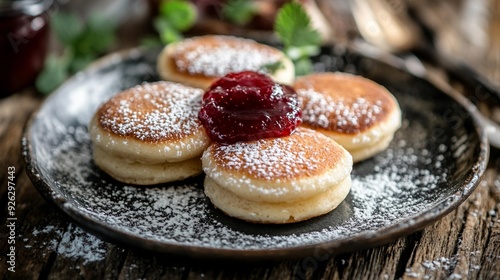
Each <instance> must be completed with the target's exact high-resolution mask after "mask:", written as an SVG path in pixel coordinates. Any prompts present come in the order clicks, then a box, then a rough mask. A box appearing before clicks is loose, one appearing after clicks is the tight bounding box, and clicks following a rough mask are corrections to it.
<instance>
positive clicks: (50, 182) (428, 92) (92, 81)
mask: <svg viewBox="0 0 500 280" xmlns="http://www.w3.org/2000/svg"><path fill="white" fill-rule="evenodd" d="M157 53H158V52H157V51H145V52H143V51H139V50H133V51H130V52H126V53H119V54H114V55H111V56H109V57H106V58H104V59H102V60H101V61H99V62H97V63H96V64H94V65H93V66H91V67H90V68H89V69H88V70H86V71H85V72H83V73H80V74H78V75H76V76H75V77H73V78H72V79H70V80H69V81H68V82H66V83H65V84H64V85H63V86H62V87H60V88H59V89H58V90H57V91H56V92H54V93H53V94H52V95H51V96H50V97H49V98H47V100H46V101H45V103H44V104H43V106H42V107H41V108H40V110H39V111H38V112H37V113H36V114H35V115H34V116H33V118H32V119H31V121H30V122H29V123H28V125H27V127H26V130H25V134H24V138H23V148H24V151H23V153H24V158H25V161H26V165H27V171H28V174H29V176H30V178H31V180H32V181H33V183H34V184H35V186H36V187H37V188H38V190H39V191H40V193H41V194H42V195H43V196H44V197H45V198H46V199H47V200H48V201H49V202H52V203H53V204H54V205H55V206H56V207H57V208H58V209H60V210H62V212H63V213H65V214H66V215H67V216H69V217H70V218H71V219H72V220H73V221H74V222H76V223H77V224H79V225H80V226H81V227H82V228H84V229H86V230H88V231H89V232H91V233H94V234H96V235H98V236H100V237H102V238H104V239H106V240H111V241H114V242H117V243H121V244H127V245H129V246H134V247H138V248H142V249H146V250H150V251H155V252H161V253H167V254H175V255H183V256H188V257H202V258H208V257H210V258H214V257H219V258H231V259H245V260H258V259H285V258H299V257H304V256H314V257H317V258H324V257H325V256H327V255H328V254H337V253H341V252H346V251H353V250H356V249H360V248H367V247H372V246H376V245H379V244H383V243H387V242H389V241H391V240H394V239H395V238H397V237H400V236H404V235H407V234H409V233H411V232H414V231H416V230H418V229H421V228H423V227H424V226H426V225H429V224H430V223H432V222H434V221H436V220H437V219H439V218H440V217H442V216H443V215H445V214H446V213H448V212H449V211H451V210H452V209H454V208H456V207H457V206H458V205H459V204H460V203H461V202H463V201H464V200H465V199H466V198H467V196H469V195H470V193H471V192H472V191H473V190H474V188H475V187H476V186H477V184H478V183H479V180H480V177H481V175H482V173H483V171H484V169H485V166H486V163H487V158H488V144H487V140H486V136H485V133H484V131H483V130H482V129H481V128H480V127H479V126H478V124H477V122H476V116H475V113H474V112H473V110H471V107H470V106H469V105H461V104H465V103H464V102H463V101H456V100H455V99H453V98H451V97H449V96H448V95H446V94H445V93H443V92H441V91H440V90H438V89H437V88H436V87H435V86H433V85H432V84H430V83H429V82H427V81H426V80H424V79H422V78H418V77H416V76H413V75H411V74H409V73H408V71H407V70H405V69H404V67H400V66H395V65H391V64H388V63H385V62H382V61H380V60H378V59H374V58H371V57H370V56H369V55H367V54H361V53H359V52H352V51H347V50H337V51H335V50H334V49H325V50H323V53H322V55H320V56H318V57H317V58H316V62H317V63H316V65H315V67H316V69H317V71H325V70H330V71H346V72H351V73H356V74H360V75H363V76H365V77H368V78H370V79H373V80H375V81H377V82H379V83H380V84H382V85H384V86H386V87H387V88H388V89H389V90H390V91H391V92H393V93H394V95H395V96H396V98H397V99H398V101H399V103H400V105H401V108H402V111H403V117H404V121H403V127H402V128H401V129H400V130H399V131H398V132H397V133H396V135H395V138H394V140H393V141H392V143H391V145H390V147H389V149H387V150H386V151H384V152H382V153H381V154H379V155H377V156H375V157H374V158H372V159H369V160H366V161H364V162H361V163H358V164H356V165H355V166H354V170H353V173H352V178H353V185H352V190H351V192H350V194H349V195H348V197H347V198H346V200H345V201H344V202H343V203H342V204H341V205H340V206H339V207H338V208H337V209H336V210H335V211H333V212H331V213H329V214H327V215H324V216H321V217H317V218H314V219H311V220H309V221H305V222H301V223H297V224H291V225H258V224H250V223H246V222H243V221H240V220H236V219H233V218H230V217H227V216H225V215H224V214H223V213H221V212H220V211H218V210H216V209H214V207H213V206H212V205H211V203H210V201H209V200H208V199H207V198H206V197H205V196H204V194H203V186H202V180H203V177H202V176H200V177H197V178H193V179H190V180H187V181H182V182H177V183H174V184H168V185H157V186H151V187H137V186H131V185H123V184H121V183H118V182H116V181H114V180H112V179H111V178H110V177H108V176H107V175H106V174H104V173H102V172H101V171H100V170H99V169H98V168H96V166H95V165H94V163H93V161H92V149H91V143H90V139H89V135H88V133H87V124H88V122H89V120H90V118H91V116H92V115H93V113H94V111H95V110H96V108H97V106H98V105H99V104H100V103H101V102H103V101H104V100H106V99H108V98H110V97H111V96H112V95H114V94H115V93H117V92H119V91H121V90H123V89H126V88H129V87H131V86H134V85H136V84H139V83H142V82H145V81H155V80H157V79H158V77H157V75H156V72H155V60H156V55H157Z"/></svg>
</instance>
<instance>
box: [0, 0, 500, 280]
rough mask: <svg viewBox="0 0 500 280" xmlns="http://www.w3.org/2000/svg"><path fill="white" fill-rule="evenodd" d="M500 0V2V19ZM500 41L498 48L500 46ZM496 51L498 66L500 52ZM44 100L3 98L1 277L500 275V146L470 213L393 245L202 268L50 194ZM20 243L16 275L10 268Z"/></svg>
mask: <svg viewBox="0 0 500 280" xmlns="http://www.w3.org/2000/svg"><path fill="white" fill-rule="evenodd" d="M328 1H330V0H328ZM336 1H337V0H336ZM492 1H494V0H492ZM323 2H324V1H323ZM337 2H338V1H337ZM392 2H394V1H392ZM396 2H397V1H396ZM499 2H500V1H497V2H495V3H497V4H496V6H495V7H496V9H494V10H496V11H497V13H498V11H499V10H500V9H499V8H498V7H500V5H499V4H498V3H499ZM337 19H339V18H338V17H337ZM345 25H346V26H347V25H348V24H347V23H346V24H345ZM336 26H340V27H342V26H344V25H341V24H340V25H339V24H336ZM344 29H346V30H347V29H348V30H350V28H348V27H345V28H344ZM126 31H127V32H126V33H127V34H129V33H130V32H129V30H128V29H127V30H126ZM341 31H342V30H341ZM339 32H340V31H339ZM344 33H346V32H344ZM127 36H128V35H127ZM498 38H500V36H498ZM498 38H497V40H496V41H492V42H494V43H495V44H497V43H498V42H500V40H498ZM494 46H496V45H494ZM490 49H492V53H493V54H494V55H493V60H494V61H498V48H496V47H492V48H490ZM491 65H492V64H488V66H491ZM489 68H490V69H489V70H486V71H487V73H485V74H490V75H489V76H490V77H498V73H500V72H499V71H500V65H498V63H495V65H494V66H493V67H489ZM497 82H498V81H497ZM43 99H44V98H43V97H42V96H40V95H39V94H37V93H35V91H34V90H33V89H27V90H24V91H22V92H19V93H16V94H14V95H11V96H8V97H4V98H0V206H1V207H2V211H1V213H0V220H1V225H0V227H1V229H0V279H256V280H258V279H492V280H493V279H500V150H498V149H493V148H492V150H491V153H490V161H489V165H488V169H487V170H486V173H485V174H484V177H483V179H482V181H481V183H480V185H479V186H478V187H477V189H476V190H475V191H474V193H473V194H472V195H471V196H470V197H469V198H468V199H467V200H466V201H465V202H464V203H463V204H462V205H461V206H460V207H458V208H457V209H456V210H454V211H452V212H451V213H450V214H448V215H447V216H445V217H444V218H442V219H440V220H439V221H437V222H436V223H434V224H432V225H430V226H428V227H426V228H425V229H423V230H421V231H418V232H416V233H413V234H411V235H409V236H406V237H404V238H400V239H397V240H394V241H393V242H392V243H390V244H386V245H384V246H380V247H376V248H372V249H368V250H363V251H356V252H353V253H349V254H341V255H332V256H326V257H325V259H324V260H321V261H320V260H316V259H314V258H312V257H311V258H305V259H299V260H295V261H286V262H260V263H234V262H217V261H206V262H199V261H193V260H189V259H180V258H174V257H169V256H165V255H153V254H151V253H148V252H142V251H137V250H133V249H130V248H128V247H126V246H120V245H116V244H113V243H108V242H106V241H103V240H101V239H99V238H97V237H95V236H93V235H91V234H88V233H86V232H84V231H83V230H81V229H80V228H79V227H78V226H76V225H75V224H73V223H72V222H70V221H69V220H68V219H67V218H66V217H65V216H63V215H62V214H61V213H59V212H58V211H57V210H56V209H55V208H53V207H52V206H51V205H49V204H48V203H47V202H46V201H45V200H44V199H43V198H42V197H41V195H40V194H39V193H38V192H37V190H36V189H35V187H34V186H33V184H32V183H31V181H30V179H29V178H28V176H27V175H26V172H25V170H24V167H23V161H22V157H21V135H22V132H23V128H24V125H25V123H26V121H27V120H28V119H29V117H30V116H31V114H32V113H33V112H34V111H35V110H36V109H37V108H38V107H39V106H40V104H41V103H42V102H43ZM498 110H500V107H499V106H497V111H498ZM492 115H494V114H492ZM48 133H50V132H48ZM9 167H14V168H15V174H14V175H15V176H14V177H15V179H14V182H15V186H16V189H15V191H16V193H15V201H16V207H15V217H16V218H17V220H15V233H14V240H15V245H12V244H9V240H12V239H9V236H10V234H11V231H10V229H9V228H8V227H7V226H8V224H9V223H11V222H12V221H10V220H8V217H9V213H8V206H7V204H8V201H9V197H8V191H7V188H8V181H9V177H8V176H9V174H8V170H9ZM11 246H14V250H13V251H14V253H15V272H11V271H9V270H8V268H9V267H11V266H10V264H8V260H9V256H8V255H9V254H11Z"/></svg>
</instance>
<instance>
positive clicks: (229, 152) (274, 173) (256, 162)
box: [204, 129, 342, 181]
mask: <svg viewBox="0 0 500 280" xmlns="http://www.w3.org/2000/svg"><path fill="white" fill-rule="evenodd" d="M330 141H331V140H330V139H327V138H326V137H325V136H323V135H320V134H318V133H316V132H314V131H312V130H307V129H297V130H296V131H295V132H294V133H293V134H292V135H291V136H288V137H281V138H269V139H260V140H256V141H251V142H238V143H235V144H232V145H214V146H212V147H211V150H210V151H211V153H205V154H204V157H211V156H213V157H214V159H215V160H216V161H217V162H218V165H220V166H224V168H225V169H228V170H239V171H245V172H246V173H248V174H249V175H250V176H252V177H254V178H260V179H264V180H268V181H272V180H276V179H292V178H299V177H301V176H304V175H311V174H314V172H317V171H319V172H323V170H322V169H321V168H324V167H325V165H326V166H330V167H333V166H335V164H336V162H335V161H336V160H337V159H338V158H339V157H341V156H342V152H341V151H339V147H338V146H337V145H333V144H331V142H330ZM304 143H308V144H309V145H310V146H308V145H304ZM310 147H315V148H314V149H311V148H310ZM205 171H207V170H205ZM210 173H211V175H212V176H214V175H215V174H213V173H212V172H210Z"/></svg>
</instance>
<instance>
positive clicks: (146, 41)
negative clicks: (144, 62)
mask: <svg viewBox="0 0 500 280" xmlns="http://www.w3.org/2000/svg"><path fill="white" fill-rule="evenodd" d="M161 44H162V42H161V41H160V39H158V38H157V37H152V36H150V37H146V38H143V39H142V40H141V44H140V45H141V47H143V48H147V49H149V48H154V47H158V46H161Z"/></svg>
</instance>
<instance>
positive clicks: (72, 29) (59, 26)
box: [51, 12, 84, 44]
mask: <svg viewBox="0 0 500 280" xmlns="http://www.w3.org/2000/svg"><path fill="white" fill-rule="evenodd" d="M51 25H52V30H54V32H55V34H56V36H57V38H58V39H59V40H60V41H61V43H63V44H72V43H74V42H75V41H76V40H77V38H78V37H79V36H80V35H81V33H82V32H83V29H84V25H83V22H82V21H81V19H80V18H79V17H78V16H77V15H75V14H68V13H64V12H58V13H55V14H54V17H53V18H52V19H51Z"/></svg>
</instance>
